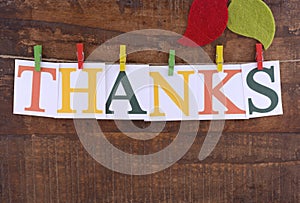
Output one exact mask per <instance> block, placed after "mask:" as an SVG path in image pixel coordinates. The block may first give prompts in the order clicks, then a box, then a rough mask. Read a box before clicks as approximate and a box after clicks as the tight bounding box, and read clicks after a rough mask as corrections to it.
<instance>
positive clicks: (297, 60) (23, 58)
mask: <svg viewBox="0 0 300 203" xmlns="http://www.w3.org/2000/svg"><path fill="white" fill-rule="evenodd" d="M0 58H1V59H22V60H34V58H33V57H23V56H13V55H0ZM43 61H46V62H47V61H48V62H62V63H63V62H69V63H77V61H74V60H62V59H46V58H43ZM87 62H88V61H87ZM279 62H280V63H292V62H300V59H295V60H279ZM226 63H227V64H240V63H255V61H250V62H226ZM199 64H202V63H199ZM205 64H214V63H205ZM150 65H161V64H156V63H150ZM178 65H184V64H178Z"/></svg>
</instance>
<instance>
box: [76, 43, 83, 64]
mask: <svg viewBox="0 0 300 203" xmlns="http://www.w3.org/2000/svg"><path fill="white" fill-rule="evenodd" d="M77 60H78V69H83V62H84V52H83V44H82V43H79V44H77Z"/></svg>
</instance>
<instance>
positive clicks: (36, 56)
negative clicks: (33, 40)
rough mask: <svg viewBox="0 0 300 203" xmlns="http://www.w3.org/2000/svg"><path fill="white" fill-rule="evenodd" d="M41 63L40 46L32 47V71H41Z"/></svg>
mask: <svg viewBox="0 0 300 203" xmlns="http://www.w3.org/2000/svg"><path fill="white" fill-rule="evenodd" d="M41 61H42V45H36V46H34V69H35V71H38V72H40V71H41Z"/></svg>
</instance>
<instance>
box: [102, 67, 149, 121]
mask: <svg viewBox="0 0 300 203" xmlns="http://www.w3.org/2000/svg"><path fill="white" fill-rule="evenodd" d="M105 75H106V103H107V104H106V105H107V106H106V107H107V109H106V113H107V114H106V118H107V119H116V120H144V119H146V118H147V117H148V108H149V101H150V98H149V65H126V71H125V72H120V65H107V66H106V73H105ZM110 101H111V102H110Z"/></svg>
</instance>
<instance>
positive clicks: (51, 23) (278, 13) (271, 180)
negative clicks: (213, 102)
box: [0, 0, 300, 203]
mask: <svg viewBox="0 0 300 203" xmlns="http://www.w3.org/2000/svg"><path fill="white" fill-rule="evenodd" d="M265 2H266V3H267V4H268V5H269V6H270V7H271V9H272V11H273V13H274V17H275V20H276V27H277V32H276V37H275V40H274V43H273V44H272V46H271V47H270V49H269V50H268V51H267V52H266V53H265V59H266V60H281V61H290V62H282V63H281V79H282V93H283V106H284V115H283V116H277V117H269V118H260V119H253V120H245V121H226V123H225V128H224V131H223V136H222V137H221V140H220V141H219V143H218V145H217V147H216V148H215V150H214V151H213V153H212V154H211V155H210V156H209V157H208V158H207V159H206V160H204V161H203V162H201V161H199V160H198V158H197V157H198V154H199V151H200V149H201V146H202V144H203V141H204V139H205V136H206V134H207V131H208V129H209V125H210V122H209V121H206V122H201V123H200V125H199V131H198V134H197V138H196V140H195V143H194V144H193V146H192V147H191V149H190V150H189V151H188V153H187V154H186V155H185V156H184V157H183V158H182V159H181V160H180V161H178V162H177V163H176V164H175V165H173V166H172V167H170V168H168V169H166V170H164V171H162V172H159V173H156V174H152V175H148V176H129V175H122V174H119V173H115V172H112V171H110V170H109V169H106V168H105V167H103V166H101V165H100V164H98V163H97V162H96V161H95V160H94V159H93V158H92V157H91V156H90V155H89V154H88V153H87V152H86V151H85V149H84V148H83V146H82V144H81V142H80V141H79V139H78V136H77V134H76V130H75V128H74V123H73V121H72V120H63V119H60V120H55V119H47V118H37V117H29V116H17V115H13V114H12V106H13V77H14V59H13V58H14V56H20V57H32V55H33V52H32V51H33V50H32V49H33V45H35V44H42V45H43V57H44V58H46V59H58V60H75V59H76V52H75V44H76V43H77V42H83V43H84V44H85V47H86V54H87V55H89V54H91V53H92V52H93V51H94V50H95V49H96V48H97V47H98V46H100V45H101V44H103V43H104V42H105V41H107V40H109V39H111V38H113V37H115V36H118V35H120V34H122V33H126V32H129V31H134V30H138V29H149V28H151V29H164V30H170V31H173V32H176V33H179V34H183V32H184V30H185V27H186V24H187V16H188V12H189V8H190V5H191V3H192V0H172V1H171V0H154V1H150V0H148V1H146V0H101V1H94V0H60V1H59V0H48V1H43V0H30V1H27V0H25V1H24V0H9V1H0V9H1V12H0V47H1V49H0V93H1V94H0V129H1V130H0V202H13V203H15V202H155V203H156V202H176V203H177V202H196V203H198V202H205V203H206V202H291V203H292V202H300V195H299V194H300V173H299V170H300V147H299V146H300V127H299V121H300V119H299V112H300V108H299V107H300V73H299V70H300V62H299V59H300V53H299V48H300V13H299V1H298V0H273V1H271V0H266V1H265ZM158 42H159V41H158ZM145 43H147V42H145ZM219 43H221V44H223V45H224V46H225V53H224V54H225V55H224V57H225V61H226V62H250V61H253V60H254V56H255V43H256V41H255V40H252V39H247V38H244V37H241V36H237V35H235V34H233V33H231V32H230V31H228V30H226V31H225V33H224V34H223V35H222V36H221V37H220V38H219V39H218V40H216V41H215V42H213V43H212V44H210V45H207V46H205V47H203V49H204V50H205V51H206V52H207V54H208V55H209V57H210V58H211V59H212V60H213V58H214V53H215V46H216V45H217V44H219ZM164 45H166V46H168V42H165V44H164ZM188 54H189V53H188ZM191 54H192V52H191ZM191 58H195V57H194V56H191ZM167 59H168V55H167V54H166V53H162V52H156V51H145V52H140V53H133V54H130V55H129V56H128V61H129V63H154V62H155V63H166V61H167ZM102 60H108V61H110V60H111V58H110V53H109V54H107V55H106V56H104V57H103V58H102ZM294 60H298V61H294ZM112 62H113V61H112ZM178 62H180V63H183V62H184V61H182V60H180V59H178ZM128 124H129V123H128V122H126V121H124V122H121V123H120V125H121V126H127V125H128ZM134 124H135V125H136V126H137V127H139V128H140V129H129V130H127V131H126V134H127V135H135V136H138V135H145V134H149V135H153V134H155V133H156V132H155V130H144V129H145V128H146V127H147V126H148V125H149V124H148V123H145V122H141V121H136V122H134ZM99 125H100V126H101V129H102V130H103V131H104V132H105V135H106V137H107V138H108V140H109V141H110V142H111V143H112V144H114V146H116V147H118V148H119V149H121V150H123V151H125V152H130V153H134V154H150V153H155V152H157V151H159V150H161V149H163V148H164V147H166V146H167V145H168V144H170V143H171V142H172V141H173V139H174V137H175V136H176V135H177V132H178V130H179V128H180V122H168V123H167V124H166V126H165V128H164V129H163V131H162V132H161V134H160V135H159V136H157V137H156V138H155V139H153V140H149V141H143V142H140V141H136V140H132V139H129V138H128V137H127V136H126V135H125V134H123V133H121V132H120V130H119V129H118V127H117V126H116V125H115V123H114V122H113V121H100V122H99ZM193 131H194V129H193V125H191V124H190V125H189V124H188V128H187V129H186V131H185V134H186V135H185V136H189V134H190V133H191V132H193ZM107 156H111V154H109V153H108V154H107Z"/></svg>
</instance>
